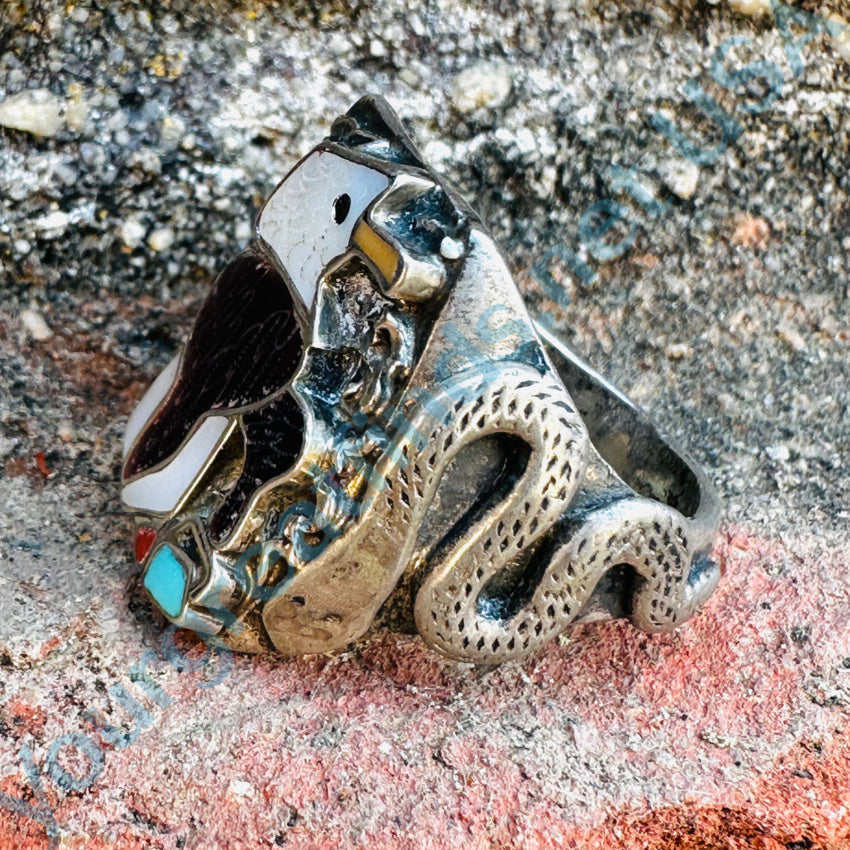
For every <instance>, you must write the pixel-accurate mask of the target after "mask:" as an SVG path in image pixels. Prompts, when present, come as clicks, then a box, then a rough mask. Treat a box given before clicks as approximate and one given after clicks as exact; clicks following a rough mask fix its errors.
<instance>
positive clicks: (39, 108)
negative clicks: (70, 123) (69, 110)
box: [0, 89, 65, 137]
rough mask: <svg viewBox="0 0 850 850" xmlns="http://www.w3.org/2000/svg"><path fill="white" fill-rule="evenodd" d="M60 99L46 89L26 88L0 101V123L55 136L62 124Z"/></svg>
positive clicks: (36, 133) (41, 134)
mask: <svg viewBox="0 0 850 850" xmlns="http://www.w3.org/2000/svg"><path fill="white" fill-rule="evenodd" d="M64 123H65V122H64V120H63V118H62V101H61V100H60V99H59V98H58V97H56V95H54V94H53V93H52V92H50V91H48V90H47V89H27V90H26V91H22V92H19V93H18V94H13V95H11V96H10V97H7V98H5V100H3V101H2V102H0V125H2V126H4V127H12V128H13V129H15V130H23V131H24V132H26V133H32V134H33V135H34V136H46V137H49V136H55V135H56V134H57V133H58V132H59V131H60V130H61V129H62V125H63V124H64Z"/></svg>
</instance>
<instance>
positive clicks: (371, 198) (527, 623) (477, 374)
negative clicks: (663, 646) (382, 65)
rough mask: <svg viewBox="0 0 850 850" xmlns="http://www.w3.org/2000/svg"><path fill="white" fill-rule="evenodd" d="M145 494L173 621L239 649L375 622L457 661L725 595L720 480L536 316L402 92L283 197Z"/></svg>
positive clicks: (141, 471)
mask: <svg viewBox="0 0 850 850" xmlns="http://www.w3.org/2000/svg"><path fill="white" fill-rule="evenodd" d="M122 485H123V487H122V501H123V503H124V505H125V507H126V508H127V509H128V510H130V511H132V512H133V514H134V515H135V517H136V520H137V527H138V532H137V541H136V549H137V556H138V558H139V560H140V561H141V562H142V563H143V566H144V579H143V581H144V585H145V587H146V588H147V590H148V592H149V593H150V595H151V597H152V598H153V600H154V601H155V602H156V604H157V606H158V607H159V608H160V609H161V610H162V612H163V613H164V614H165V616H166V617H168V619H170V620H171V621H172V622H174V623H176V624H177V625H179V626H184V627H187V628H190V629H193V630H195V631H196V632H198V633H200V634H204V635H214V636H216V637H217V638H218V639H220V640H222V641H224V642H225V643H226V644H227V645H228V646H230V647H231V648H232V649H235V650H244V651H261V650H266V649H276V650H278V651H280V652H282V653H284V654H288V655H292V654H306V653H317V652H328V651H333V650H340V649H344V648H346V647H348V646H349V645H350V644H352V643H353V642H355V641H358V640H360V639H362V638H364V636H367V637H368V636H369V634H370V633H371V632H372V631H374V629H375V628H376V623H385V624H386V623H389V624H390V625H391V626H393V627H398V628H405V627H414V626H415V628H416V630H417V631H418V632H419V634H420V635H421V636H422V638H423V639H424V640H425V642H426V643H427V644H428V645H430V646H431V647H433V648H435V649H437V650H438V651H440V652H442V653H443V654H445V655H447V656H449V657H450V658H453V659H457V660H460V661H466V662H474V663H482V664H493V663H499V662H502V661H507V660H510V659H516V658H521V657H523V656H525V655H527V654H529V653H532V652H535V651H537V650H539V649H540V648H541V647H542V646H544V645H545V644H546V643H547V642H548V641H549V640H551V639H552V638H553V637H555V636H556V635H558V634H559V633H561V632H563V631H564V630H565V629H567V628H569V627H570V626H572V625H574V624H576V623H579V622H586V621H588V620H593V619H600V618H610V617H629V618H630V619H631V621H632V622H633V623H634V625H635V626H637V627H638V628H640V629H644V630H646V631H666V630H670V629H673V628H676V627H677V626H679V625H681V624H682V623H683V622H685V621H686V620H687V619H688V618H689V617H691V616H692V615H693V614H694V613H695V612H696V611H697V610H698V608H699V607H700V606H701V605H702V604H703V603H705V602H706V600H707V599H708V598H709V596H710V595H711V593H712V592H713V591H714V589H715V587H716V585H717V582H718V580H719V577H720V568H719V566H718V564H716V563H715V562H714V561H713V560H712V559H711V548H712V541H713V538H714V535H715V532H716V529H717V526H718V523H719V517H720V509H719V503H718V501H717V498H716V497H715V496H714V494H713V492H712V489H711V487H710V486H709V484H708V482H707V480H706V478H705V476H704V475H703V474H702V473H701V472H700V471H699V470H698V469H697V467H696V466H695V465H694V464H693V463H692V462H691V461H690V460H688V459H687V457H686V456H685V455H684V454H683V453H682V452H681V451H680V450H679V449H677V448H676V447H675V446H673V445H672V444H671V443H670V442H669V441H666V440H664V439H662V437H661V436H660V435H659V433H658V431H657V430H656V428H655V427H654V426H653V425H652V423H651V422H650V421H649V420H648V419H647V417H646V416H645V415H644V414H643V413H642V412H641V411H640V410H639V409H638V408H637V407H636V406H635V405H634V404H632V402H630V401H629V400H628V399H627V398H626V397H625V396H624V395H623V394H622V393H620V392H619V391H618V390H617V389H615V388H614V387H613V386H611V385H610V384H609V383H608V382H606V381H605V380H604V379H603V378H601V377H600V376H599V375H598V374H597V373H596V372H594V371H593V370H592V369H591V368H590V367H588V366H587V365H586V364H584V363H583V362H582V361H581V360H580V359H579V358H577V357H576V356H575V355H574V354H573V353H572V352H571V351H570V350H569V349H568V348H567V347H566V346H565V345H564V344H563V343H561V342H560V341H559V340H558V339H556V338H555V337H554V336H553V335H552V334H551V333H550V332H549V331H547V330H546V329H544V328H542V327H540V326H538V325H536V324H535V323H534V322H533V321H532V320H531V318H530V317H529V314H528V312H527V310H526V307H525V305H524V303H523V300H522V298H521V296H520V293H519V291H518V290H517V287H516V285H515V283H514V282H513V280H512V278H511V275H510V273H509V270H508V268H507V265H506V263H505V261H504V259H503V257H502V255H501V254H500V252H499V249H498V248H497V246H496V245H495V244H494V242H493V240H492V238H491V237H490V236H489V234H488V233H487V230H486V229H485V227H484V226H483V224H482V223H481V221H480V219H479V217H478V216H477V215H476V214H475V213H474V212H473V210H472V209H471V208H470V207H469V206H468V205H467V204H466V203H465V202H464V201H463V200H462V199H461V198H460V197H459V196H458V195H457V193H456V192H455V191H454V190H453V189H452V188H451V187H450V186H448V185H447V184H446V183H445V181H444V180H443V179H442V178H440V177H439V176H438V175H437V174H436V173H435V172H434V171H433V170H432V169H431V168H429V167H428V166H427V165H426V164H425V162H424V161H423V159H422V156H421V154H420V153H419V152H418V151H417V149H416V147H415V145H414V144H413V142H412V141H411V140H410V138H409V137H408V135H407V133H406V132H405V131H404V129H403V128H402V126H401V122H400V121H399V119H398V117H397V116H396V115H395V113H393V111H392V110H391V109H390V107H389V106H388V105H387V104H386V103H385V102H384V101H383V100H381V99H379V98H374V97H368V98H363V99H362V100H360V101H358V103H357V104H355V105H354V106H353V107H352V108H351V110H349V112H348V113H347V114H346V115H344V116H342V117H341V118H339V119H338V120H337V121H336V122H335V123H334V125H333V128H332V130H331V134H330V136H329V137H328V138H327V139H325V140H324V141H323V142H322V143H320V144H319V145H318V146H317V147H316V148H315V149H314V150H313V151H312V152H311V153H310V154H308V155H307V156H306V157H305V158H304V159H302V160H301V162H299V163H298V165H296V166H295V168H293V170H292V171H291V172H290V173H289V174H288V175H287V176H286V178H284V180H283V181H282V182H281V183H280V184H279V185H278V187H277V188H276V189H275V190H274V192H272V194H271V195H270V196H269V198H268V200H267V201H266V203H265V205H264V207H263V209H262V210H261V212H260V214H259V217H258V219H257V225H256V237H255V240H254V242H253V244H252V245H251V246H250V247H249V248H248V249H246V250H245V251H243V252H242V253H241V254H239V255H238V256H237V257H236V259H234V260H233V261H232V262H231V263H230V265H229V266H227V268H225V269H224V271H223V272H222V273H221V274H220V275H219V277H218V278H217V279H216V281H215V283H214V284H213V286H212V289H211V291H210V294H209V296H208V298H207V300H206V302H205V303H204V305H203V307H202V309H201V311H200V313H199V315H198V318H197V321H196V323H195V326H194V328H193V331H192V334H191V336H190V338H189V340H188V342H187V344H186V346H185V347H184V348H183V349H182V350H181V352H180V353H179V354H178V355H177V356H176V357H175V359H174V360H173V361H172V362H171V363H170V364H169V366H168V367H166V369H165V370H164V371H163V373H162V374H161V375H160V377H159V378H158V379H157V380H156V382H155V383H154V384H153V386H152V387H151V389H150V390H149V391H148V393H147V395H146V396H145V397H144V398H143V400H142V401H141V402H140V404H139V406H138V408H137V409H136V411H135V412H134V414H133V416H132V417H131V419H130V422H129V424H128V428H127V436H126V440H125V455H124V465H123V472H122Z"/></svg>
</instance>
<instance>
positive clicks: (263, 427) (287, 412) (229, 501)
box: [210, 392, 304, 544]
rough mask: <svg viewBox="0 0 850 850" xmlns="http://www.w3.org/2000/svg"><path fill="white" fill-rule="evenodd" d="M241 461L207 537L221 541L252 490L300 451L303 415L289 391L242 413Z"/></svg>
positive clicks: (279, 471) (285, 467)
mask: <svg viewBox="0 0 850 850" xmlns="http://www.w3.org/2000/svg"><path fill="white" fill-rule="evenodd" d="M242 427H243V429H244V431H245V462H244V463H243V465H242V473H241V474H240V476H239V480H238V481H237V482H236V484H234V486H233V488H232V489H231V491H230V492H229V493H228V494H227V498H226V499H225V500H224V503H223V504H222V505H221V507H219V508H218V510H217V511H216V512H215V514H214V515H213V517H212V519H211V521H210V536H211V537H212V539H213V542H215V543H217V544H218V543H223V542H224V541H225V540H226V539H227V538H228V537H229V536H230V535H231V533H232V532H233V529H234V528H235V526H236V523H237V521H238V520H239V517H240V516H242V513H243V511H244V510H245V506H246V505H247V503H248V501H249V500H250V498H251V496H252V495H253V494H254V492H255V491H256V490H257V489H258V488H260V487H262V486H263V485H264V484H266V483H267V482H269V481H271V480H272V479H273V478H276V477H278V476H279V475H283V473H285V472H287V471H288V470H290V469H291V468H292V465H293V464H294V463H295V461H296V460H297V458H298V455H299V453H300V452H301V445H302V442H303V438H304V414H303V413H302V412H301V407H300V406H299V404H298V402H297V401H296V400H295V399H294V398H293V397H292V395H291V394H290V393H288V392H287V393H284V394H283V395H281V396H280V397H279V398H276V399H274V401H271V402H269V404H267V405H265V406H264V407H261V408H258V409H256V410H253V411H251V412H250V413H245V414H243V415H242Z"/></svg>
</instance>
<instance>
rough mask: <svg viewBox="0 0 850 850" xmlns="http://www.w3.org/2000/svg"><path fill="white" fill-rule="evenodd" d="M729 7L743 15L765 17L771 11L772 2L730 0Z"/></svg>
mask: <svg viewBox="0 0 850 850" xmlns="http://www.w3.org/2000/svg"><path fill="white" fill-rule="evenodd" d="M729 5H730V6H731V7H732V8H733V9H734V10H735V11H736V12H740V13H741V14H742V15H752V16H753V17H755V16H757V15H763V14H765V13H766V12H767V11H768V10H769V9H770V0H729Z"/></svg>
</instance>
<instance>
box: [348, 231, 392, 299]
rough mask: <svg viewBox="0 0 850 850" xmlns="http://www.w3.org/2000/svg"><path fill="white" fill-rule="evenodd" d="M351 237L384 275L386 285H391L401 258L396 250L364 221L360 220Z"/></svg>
mask: <svg viewBox="0 0 850 850" xmlns="http://www.w3.org/2000/svg"><path fill="white" fill-rule="evenodd" d="M353 238H354V244H355V245H357V247H358V248H360V250H361V251H362V252H363V253H364V254H365V255H366V256H367V257H368V258H369V259H370V260H371V261H372V262H373V263H374V264H375V267H376V268H377V269H378V271H379V272H380V273H381V274H382V275H383V276H384V280H386V282H387V287H388V288H389V287H390V286H392V284H393V281H394V280H395V276H396V272H397V271H398V266H399V261H400V259H401V258H400V257H399V255H398V251H396V250H395V248H393V247H392V246H391V245H389V244H388V243H387V242H385V241H384V240H383V239H381V237H380V236H378V234H377V233H375V231H374V230H372V228H371V227H370V226H369V225H368V224H366V222H365V221H361V222H360V224H358V225H357V229H356V230H355V231H354V237H353Z"/></svg>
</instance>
